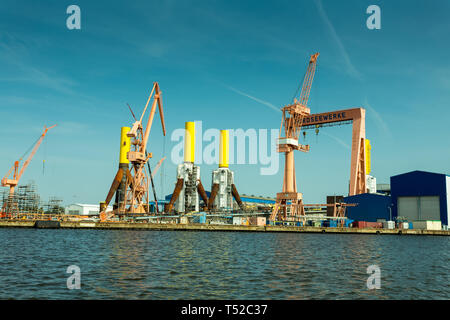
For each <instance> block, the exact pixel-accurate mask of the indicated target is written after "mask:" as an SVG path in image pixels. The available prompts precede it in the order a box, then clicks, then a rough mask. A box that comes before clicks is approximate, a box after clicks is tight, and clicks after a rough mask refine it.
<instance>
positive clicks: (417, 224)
mask: <svg viewBox="0 0 450 320" xmlns="http://www.w3.org/2000/svg"><path fill="white" fill-rule="evenodd" d="M413 228H414V229H420V230H441V229H442V224H441V221H440V220H427V221H413Z"/></svg>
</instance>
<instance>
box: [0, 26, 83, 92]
mask: <svg viewBox="0 0 450 320" xmlns="http://www.w3.org/2000/svg"><path fill="white" fill-rule="evenodd" d="M31 51H32V50H31V49H29V48H28V47H27V46H26V44H24V41H23V40H22V39H20V38H18V37H16V36H14V35H11V34H9V33H5V32H2V33H0V58H1V61H2V63H3V64H5V65H8V66H10V67H11V66H14V67H15V68H16V69H15V72H14V74H13V75H6V76H2V77H0V81H2V82H28V83H32V84H33V85H36V86H40V87H46V88H50V89H53V90H56V91H59V92H62V93H64V94H74V91H73V90H72V87H73V86H74V85H76V83H75V82H74V81H73V80H71V79H68V78H66V77H62V76H60V75H57V74H55V73H52V72H48V71H47V70H44V69H42V68H38V67H36V66H35V65H33V64H31V63H26V60H27V57H29V56H30V52H31ZM17 71H18V72H17Z"/></svg>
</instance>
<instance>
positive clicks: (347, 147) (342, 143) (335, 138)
mask: <svg viewBox="0 0 450 320" xmlns="http://www.w3.org/2000/svg"><path fill="white" fill-rule="evenodd" d="M322 133H323V134H324V135H326V136H327V137H330V138H331V139H333V140H334V141H336V142H337V143H339V144H340V145H341V146H343V147H344V148H346V149H347V150H350V146H349V145H348V144H346V143H345V142H344V141H343V140H342V139H339V138H338V137H335V136H333V135H332V134H329V133H327V132H326V131H322Z"/></svg>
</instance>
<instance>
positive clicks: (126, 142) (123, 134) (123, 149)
mask: <svg viewBox="0 0 450 320" xmlns="http://www.w3.org/2000/svg"><path fill="white" fill-rule="evenodd" d="M128 131H130V128H129V127H122V128H121V129H120V156H119V163H126V164H128V163H130V161H129V160H128V157H127V154H128V152H129V151H130V147H131V145H130V138H129V137H127V133H128Z"/></svg>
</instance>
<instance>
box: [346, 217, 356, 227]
mask: <svg viewBox="0 0 450 320" xmlns="http://www.w3.org/2000/svg"><path fill="white" fill-rule="evenodd" d="M354 221H355V220H352V219H346V220H345V227H346V228H349V227H350V225H351V224H352V223H353V222H354Z"/></svg>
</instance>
